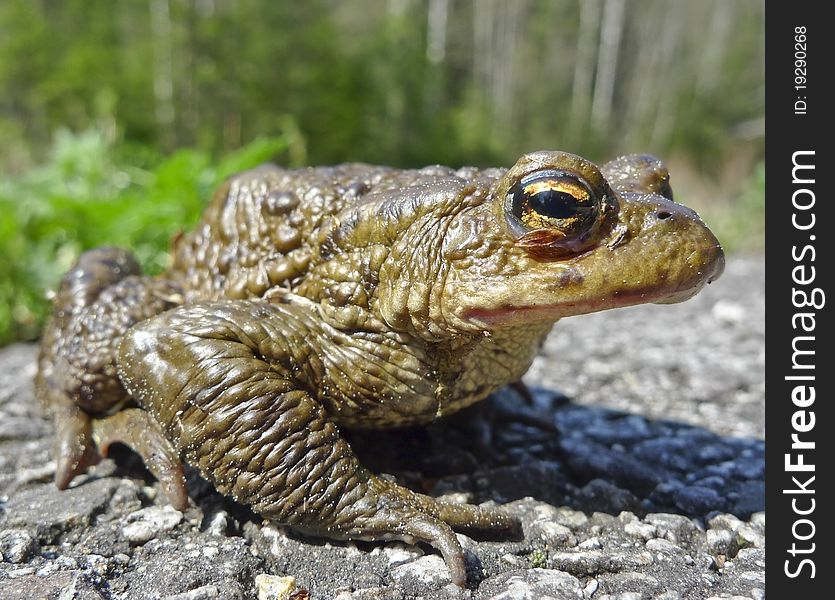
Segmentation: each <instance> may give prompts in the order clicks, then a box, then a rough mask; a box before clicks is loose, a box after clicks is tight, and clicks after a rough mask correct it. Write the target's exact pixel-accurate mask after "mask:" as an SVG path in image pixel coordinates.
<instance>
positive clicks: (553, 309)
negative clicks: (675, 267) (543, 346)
mask: <svg viewBox="0 0 835 600" xmlns="http://www.w3.org/2000/svg"><path fill="white" fill-rule="evenodd" d="M708 256H709V258H708V259H707V260H705V262H704V263H703V265H702V268H699V269H695V270H693V271H691V274H690V276H688V277H685V278H683V279H682V280H680V281H678V282H677V283H676V284H674V285H671V283H672V282H670V281H661V282H658V283H656V284H653V285H645V286H640V287H634V288H625V289H614V290H612V291H611V292H609V293H608V294H605V295H602V296H596V297H595V296H592V295H586V294H583V293H582V292H580V293H579V294H576V295H571V294H568V293H567V294H566V295H567V296H569V297H566V298H563V299H560V300H558V301H556V302H544V303H537V304H501V305H498V306H495V307H490V308H484V307H479V308H462V310H461V311H460V312H459V316H460V317H461V318H462V319H463V320H465V321H467V322H469V323H472V324H474V325H477V326H482V327H486V328H495V327H503V326H509V325H516V324H523V323H531V322H536V321H556V320H557V319H561V318H564V317H570V316H574V315H582V314H588V313H593V312H598V311H602V310H609V309H612V308H625V307H627V306H635V305H638V304H649V303H655V304H675V303H678V302H684V301H685V300H688V299H690V298H692V297H693V296H695V295H696V294H697V293H698V292H699V291H700V290H701V289H702V288H703V287H704V286H705V285H707V284H709V283H711V282H713V281H715V280H716V279H718V278H719V276H720V275H721V274H722V272H723V271H724V269H725V257H724V254H723V252H722V248H721V247H720V246H719V245H718V244H717V245H716V246H714V247H713V248H711V249H710V252H709V253H708Z"/></svg>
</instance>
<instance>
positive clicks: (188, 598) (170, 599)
mask: <svg viewBox="0 0 835 600" xmlns="http://www.w3.org/2000/svg"><path fill="white" fill-rule="evenodd" d="M219 597H220V590H219V589H218V587H217V586H216V585H201V586H200V587H198V588H194V589H193V590H189V591H187V592H183V593H182V594H172V595H170V596H163V597H162V598H161V600H214V599H215V598H219Z"/></svg>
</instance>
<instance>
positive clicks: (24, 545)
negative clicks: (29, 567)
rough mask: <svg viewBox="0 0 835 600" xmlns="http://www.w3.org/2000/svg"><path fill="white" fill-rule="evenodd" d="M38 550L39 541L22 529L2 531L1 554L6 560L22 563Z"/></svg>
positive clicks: (0, 532)
mask: <svg viewBox="0 0 835 600" xmlns="http://www.w3.org/2000/svg"><path fill="white" fill-rule="evenodd" d="M37 552H38V542H37V540H35V539H34V538H32V536H31V535H29V533H28V532H26V531H24V530H22V529H4V530H3V531H0V555H2V560H3V561H4V562H10V563H14V564H20V563H23V562H26V561H27V560H29V558H30V557H32V556H33V555H34V554H35V553H37Z"/></svg>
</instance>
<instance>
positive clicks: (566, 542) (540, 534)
mask: <svg viewBox="0 0 835 600" xmlns="http://www.w3.org/2000/svg"><path fill="white" fill-rule="evenodd" d="M529 535H530V537H531V538H539V539H541V540H542V541H543V542H545V543H546V544H548V546H550V547H551V548H561V547H563V546H573V545H574V544H575V543H576V542H577V540H576V538H575V537H574V534H572V533H571V530H570V529H569V528H568V527H566V526H565V525H560V524H559V523H554V522H553V521H534V522H533V523H532V524H531V526H530V528H529Z"/></svg>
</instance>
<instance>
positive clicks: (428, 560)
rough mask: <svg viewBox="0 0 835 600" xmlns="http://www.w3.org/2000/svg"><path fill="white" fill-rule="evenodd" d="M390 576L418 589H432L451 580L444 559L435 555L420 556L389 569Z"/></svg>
mask: <svg viewBox="0 0 835 600" xmlns="http://www.w3.org/2000/svg"><path fill="white" fill-rule="evenodd" d="M391 576H392V578H393V579H394V580H395V581H397V582H398V583H401V584H410V585H411V586H416V587H417V588H418V589H421V588H422V589H427V590H428V589H433V588H437V587H441V586H442V585H446V584H447V583H448V582H450V581H451V578H450V574H449V569H448V568H447V566H446V563H444V560H443V559H442V558H441V557H440V556H438V555H436V554H430V555H428V556H422V557H420V558H418V559H417V560H413V561H412V562H408V563H405V564H402V565H399V566H397V567H394V568H393V569H392V570H391Z"/></svg>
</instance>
